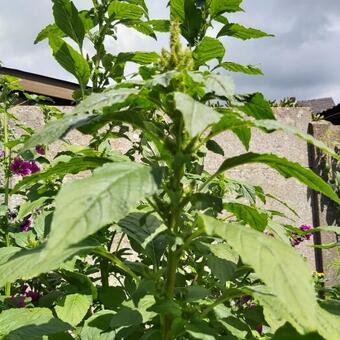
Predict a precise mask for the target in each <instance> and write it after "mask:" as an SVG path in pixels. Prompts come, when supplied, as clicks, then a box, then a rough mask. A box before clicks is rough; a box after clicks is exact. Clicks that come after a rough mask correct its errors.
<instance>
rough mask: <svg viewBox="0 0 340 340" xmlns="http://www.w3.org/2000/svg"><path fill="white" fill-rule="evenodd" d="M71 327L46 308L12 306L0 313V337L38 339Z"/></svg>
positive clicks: (7, 339)
mask: <svg viewBox="0 0 340 340" xmlns="http://www.w3.org/2000/svg"><path fill="white" fill-rule="evenodd" d="M70 328H71V326H70V325H68V324H67V323H64V322H62V321H60V320H58V319H57V318H55V317H54V316H53V314H52V312H51V311H50V310H49V309H47V308H19V309H17V308H12V309H8V310H5V311H3V312H2V313H1V314H0V338H1V339H6V340H18V339H32V340H39V339H42V337H43V336H44V335H45V336H46V335H53V334H56V333H60V332H64V331H66V330H69V329H70Z"/></svg>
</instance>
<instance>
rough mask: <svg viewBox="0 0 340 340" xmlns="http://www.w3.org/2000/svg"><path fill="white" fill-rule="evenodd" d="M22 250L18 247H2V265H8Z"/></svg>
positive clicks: (0, 256) (0, 261) (0, 259)
mask: <svg viewBox="0 0 340 340" xmlns="http://www.w3.org/2000/svg"><path fill="white" fill-rule="evenodd" d="M20 250H21V248H18V247H2V248H0V265H2V264H4V263H6V262H7V261H8V260H9V259H10V258H11V257H12V256H14V255H15V254H17V253H19V252H20Z"/></svg>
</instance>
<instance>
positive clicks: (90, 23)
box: [79, 10, 97, 33]
mask: <svg viewBox="0 0 340 340" xmlns="http://www.w3.org/2000/svg"><path fill="white" fill-rule="evenodd" d="M79 18H80V20H81V21H82V22H83V25H84V29H85V33H88V32H89V31H90V30H91V29H92V28H94V27H95V26H96V25H97V21H96V18H94V16H93V15H91V11H87V10H83V11H80V12H79Z"/></svg>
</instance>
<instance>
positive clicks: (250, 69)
mask: <svg viewBox="0 0 340 340" xmlns="http://www.w3.org/2000/svg"><path fill="white" fill-rule="evenodd" d="M218 67H222V68H224V69H225V70H227V71H231V72H241V73H245V74H251V75H263V72H262V71H261V70H260V69H259V68H258V67H256V66H253V65H241V64H237V63H233V62H230V61H228V62H224V63H222V64H219V65H218Z"/></svg>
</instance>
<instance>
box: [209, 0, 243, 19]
mask: <svg viewBox="0 0 340 340" xmlns="http://www.w3.org/2000/svg"><path fill="white" fill-rule="evenodd" d="M242 1H243V0H211V3H210V8H209V12H210V15H211V17H212V18H216V17H217V16H219V15H222V14H224V13H226V12H228V13H233V12H240V11H243V10H242V8H241V7H240V5H241V3H242Z"/></svg>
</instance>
